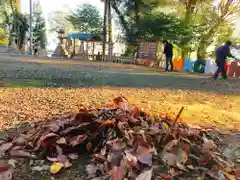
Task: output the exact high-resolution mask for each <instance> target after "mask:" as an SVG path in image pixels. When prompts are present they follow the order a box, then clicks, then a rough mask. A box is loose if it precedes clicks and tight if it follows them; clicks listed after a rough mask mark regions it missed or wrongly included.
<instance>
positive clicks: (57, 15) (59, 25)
mask: <svg viewBox="0 0 240 180" xmlns="http://www.w3.org/2000/svg"><path fill="white" fill-rule="evenodd" d="M67 11H69V9H66V10H64V11H53V12H52V13H49V14H48V22H49V31H50V32H51V33H54V32H57V31H58V30H59V29H64V31H65V32H68V31H69V30H71V29H73V25H72V23H71V22H69V21H68V20H67V19H66V17H68V16H69V13H67Z"/></svg>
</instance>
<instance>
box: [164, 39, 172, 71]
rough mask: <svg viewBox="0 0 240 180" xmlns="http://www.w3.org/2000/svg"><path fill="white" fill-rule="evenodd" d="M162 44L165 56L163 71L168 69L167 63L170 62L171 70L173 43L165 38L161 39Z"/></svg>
mask: <svg viewBox="0 0 240 180" xmlns="http://www.w3.org/2000/svg"><path fill="white" fill-rule="evenodd" d="M163 44H164V51H163V53H164V54H165V58H166V61H165V62H166V68H165V71H168V65H169V63H170V66H171V72H172V71H173V62H172V58H173V45H172V44H171V43H169V42H168V41H167V40H164V41H163Z"/></svg>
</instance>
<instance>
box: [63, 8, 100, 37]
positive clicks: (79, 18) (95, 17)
mask: <svg viewBox="0 0 240 180" xmlns="http://www.w3.org/2000/svg"><path fill="white" fill-rule="evenodd" d="M66 19H67V20H68V21H69V22H70V23H71V24H72V25H73V28H74V29H75V30H78V31H79V32H82V33H93V34H99V33H101V31H102V24H103V20H102V17H101V15H100V12H99V10H98V9H97V8H96V7H95V6H93V5H90V4H83V5H81V6H78V7H77V8H76V10H75V11H72V12H71V14H70V15H68V16H67V17H66Z"/></svg>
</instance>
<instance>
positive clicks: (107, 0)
mask: <svg viewBox="0 0 240 180" xmlns="http://www.w3.org/2000/svg"><path fill="white" fill-rule="evenodd" d="M108 2H109V0H104V19H103V46H102V61H105V52H106V42H107V14H108V13H107V11H108Z"/></svg>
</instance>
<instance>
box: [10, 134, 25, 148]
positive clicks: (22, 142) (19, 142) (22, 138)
mask: <svg viewBox="0 0 240 180" xmlns="http://www.w3.org/2000/svg"><path fill="white" fill-rule="evenodd" d="M27 142H28V141H27V136H26V135H24V134H21V135H20V136H19V137H17V138H15V139H14V140H13V144H16V145H25V144H27Z"/></svg>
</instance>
